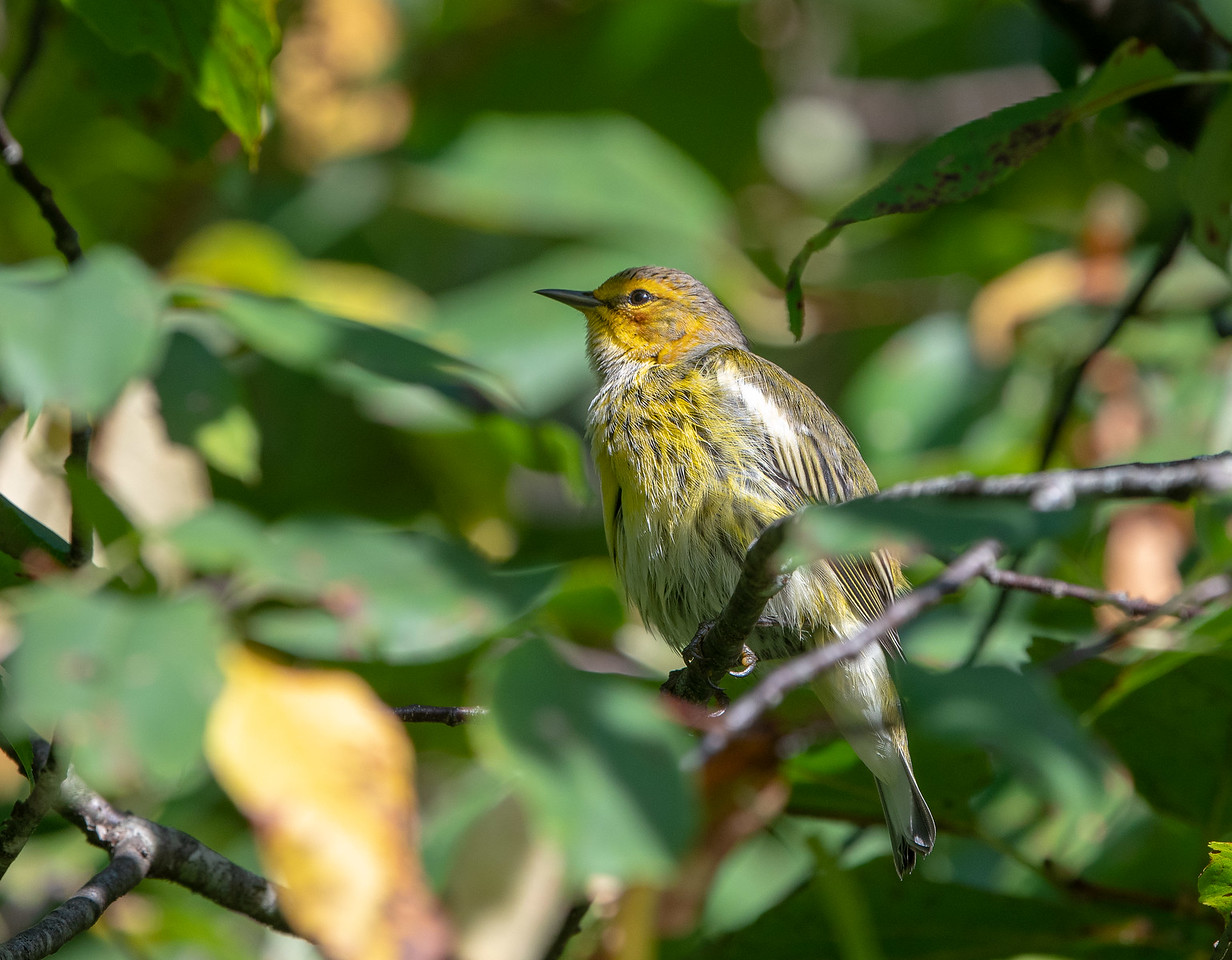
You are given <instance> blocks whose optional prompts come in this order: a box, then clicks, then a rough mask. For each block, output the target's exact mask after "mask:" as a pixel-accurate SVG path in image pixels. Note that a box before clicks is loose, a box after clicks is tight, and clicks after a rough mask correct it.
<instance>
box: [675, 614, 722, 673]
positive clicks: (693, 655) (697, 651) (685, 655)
mask: <svg viewBox="0 0 1232 960" xmlns="http://www.w3.org/2000/svg"><path fill="white" fill-rule="evenodd" d="M713 629H714V621H713V620H704V621H703V622H701V623H699V624H698V625H697V633H695V634H693V639H692V640H690V641H689V643H688V646H686V647H685V648H684V649H683V650H681V651H680V656H681V658H682V659H683V660H684V662H685V663H692V662H693V661H694V660H696V659H697V658H698V657H701V656H704V654H703V653H702V642H703V641H704V640H705V639H706V634H708V633H709V632H710V631H711V630H713Z"/></svg>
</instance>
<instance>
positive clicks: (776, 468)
mask: <svg viewBox="0 0 1232 960" xmlns="http://www.w3.org/2000/svg"><path fill="white" fill-rule="evenodd" d="M712 353H713V356H712V358H711V359H712V362H714V363H715V364H716V370H715V373H716V376H717V377H718V379H719V382H720V384H722V385H723V387H724V388H725V390H726V391H727V392H728V394H729V397H730V402H731V403H732V404H733V406H734V408H735V410H736V411H737V416H738V417H739V418H740V419H741V420H743V421H745V422H747V423H748V425H749V427H750V430H751V432H752V433H754V434H756V435H759V436H761V437H763V438H764V439H763V441H762V442H763V453H764V456H765V458H766V465H767V466H768V467H769V469H770V471H771V473H772V475H773V476H774V477H775V479H776V481H777V482H778V484H779V485H780V486H781V487H783V488H784V490H785V491H787V492H788V493H790V494H792V495H793V499H794V498H795V497H799V498H802V499H803V500H805V501H813V502H818V503H841V502H842V501H844V500H850V499H852V498H853V497H862V496H866V495H868V494H871V493H875V492H876V491H877V481H876V480H874V479H873V475H872V472H871V471H870V470H869V469H868V465H867V464H865V462H864V459H863V458H862V457H861V456H860V451H859V449H858V448H857V447H856V442H855V440H854V439H853V438H852V436H851V434H850V433H849V432H848V430H847V428H846V427H845V426H844V425H843V422H842V421H841V420H839V418H838V417H837V416H835V415H834V413H832V412H831V411H830V408H829V407H827V406H826V405H825V404H824V403H823V402H822V401H821V399H820V398H819V397H818V396H817V395H816V394H815V393H813V391H812V390H810V389H809V388H808V387H806V386H805V385H804V384H802V383H800V382H799V381H798V380H796V379H795V378H794V377H792V376H791V375H790V374H788V373H787V372H785V371H783V370H781V369H780V368H779V367H777V366H775V365H774V364H773V363H771V362H770V361H769V360H765V359H763V358H762V357H759V356H757V355H756V354H754V353H750V352H749V351H747V350H740V349H735V348H726V349H724V348H720V349H719V350H716V351H713V352H712ZM829 563H830V565H831V567H833V569H834V572H835V573H836V574H837V576H838V578H839V581H840V582H841V583H842V585H843V589H844V592H845V593H846V597H847V600H848V602H849V603H850V604H851V605H852V606H853V607H854V608H855V611H856V613H857V614H858V615H859V616H860V617H861V618H862V619H863V620H865V621H869V620H872V619H874V618H875V617H877V616H878V615H880V614H881V612H882V611H883V610H884V609H885V608H886V606H887V605H888V604H889V603H890V602H891V601H892V600H893V599H894V598H895V597H896V596H897V595H898V593H899V592H900V591H901V590H902V589H903V587H905V585H906V584H905V581H904V580H903V575H902V570H901V568H900V566H899V563H898V561H897V560H896V559H895V558H894V557H893V556H891V555H890V554H889V553H887V552H886V551H884V550H877V551H875V552H874V553H873V554H871V555H870V556H866V557H860V556H847V557H834V558H831V559H830V560H829ZM882 644H883V646H884V647H885V648H886V650H887V652H889V653H891V654H893V655H895V656H899V657H901V656H902V647H901V646H900V645H899V642H898V636H897V634H895V633H893V632H891V633H888V634H886V636H885V637H883V638H882Z"/></svg>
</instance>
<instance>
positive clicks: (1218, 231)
mask: <svg viewBox="0 0 1232 960" xmlns="http://www.w3.org/2000/svg"><path fill="white" fill-rule="evenodd" d="M1229 157H1232V96H1225V97H1224V98H1223V101H1222V102H1221V103H1220V104H1219V106H1218V107H1216V108H1215V110H1214V111H1213V112H1212V113H1211V115H1210V116H1209V117H1208V118H1207V120H1206V124H1205V125H1204V126H1203V128H1202V136H1201V137H1199V139H1198V145H1197V147H1196V148H1195V149H1194V155H1193V162H1192V163H1191V164H1190V167H1189V176H1188V177H1187V178H1186V181H1185V201H1186V203H1187V204H1188V205H1189V210H1190V214H1191V216H1192V217H1193V226H1192V228H1191V230H1190V236H1191V237H1192V238H1193V242H1194V246H1196V247H1197V248H1198V249H1199V250H1201V251H1202V254H1203V256H1205V257H1206V258H1207V259H1208V260H1210V261H1211V263H1213V264H1215V266H1217V267H1219V268H1220V269H1222V270H1227V269H1228V250H1229V247H1230V246H1232V164H1230V163H1229V162H1228V158H1229Z"/></svg>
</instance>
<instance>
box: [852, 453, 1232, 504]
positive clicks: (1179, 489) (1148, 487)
mask: <svg viewBox="0 0 1232 960" xmlns="http://www.w3.org/2000/svg"><path fill="white" fill-rule="evenodd" d="M1227 490H1232V453H1220V454H1215V455H1213V456H1203V457H1194V458H1192V459H1190V460H1172V461H1168V462H1164V463H1120V464H1116V465H1115V466H1110V467H1090V468H1086V469H1082V470H1045V471H1041V472H1039V473H1009V474H1002V475H1000V476H992V477H977V476H975V475H974V474H970V473H959V474H954V475H953V476H949V477H934V478H931V479H928V480H912V481H909V482H907V483H900V484H896V485H895V486H893V487H890V488H889V489H887V490H883V491H882V492H881V493H878V494H874V495H873V497H872V499H874V500H911V499H915V498H918V497H962V498H974V497H981V498H988V499H997V498H1025V499H1026V500H1027V502H1028V503H1029V505H1030V506H1031V508H1032V509H1033V510H1039V511H1041V512H1048V511H1052V510H1068V509H1069V508H1070V507H1072V506H1074V504H1075V503H1077V501H1078V500H1079V499H1082V498H1085V497H1101V498H1110V499H1111V498H1117V497H1125V498H1136V497H1167V498H1169V499H1172V500H1187V499H1188V498H1189V497H1191V496H1193V495H1194V494H1195V493H1202V492H1205V493H1223V492H1225V491H1227Z"/></svg>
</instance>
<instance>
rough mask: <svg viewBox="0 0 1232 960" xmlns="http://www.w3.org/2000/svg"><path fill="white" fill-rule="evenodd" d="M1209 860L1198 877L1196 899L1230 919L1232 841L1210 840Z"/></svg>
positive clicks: (1231, 911) (1231, 905)
mask: <svg viewBox="0 0 1232 960" xmlns="http://www.w3.org/2000/svg"><path fill="white" fill-rule="evenodd" d="M1208 846H1209V847H1210V848H1211V862H1210V863H1209V864H1208V865H1207V867H1206V869H1205V870H1203V871H1202V875H1201V876H1200V877H1198V899H1199V900H1200V901H1201V902H1202V903H1204V904H1206V905H1207V906H1208V907H1214V908H1215V909H1216V910H1218V911H1219V915H1220V916H1221V917H1223V918H1224V920H1225V921H1228V920H1232V843H1224V842H1221V841H1218V840H1212V841H1211V842H1210V844H1208Z"/></svg>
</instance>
